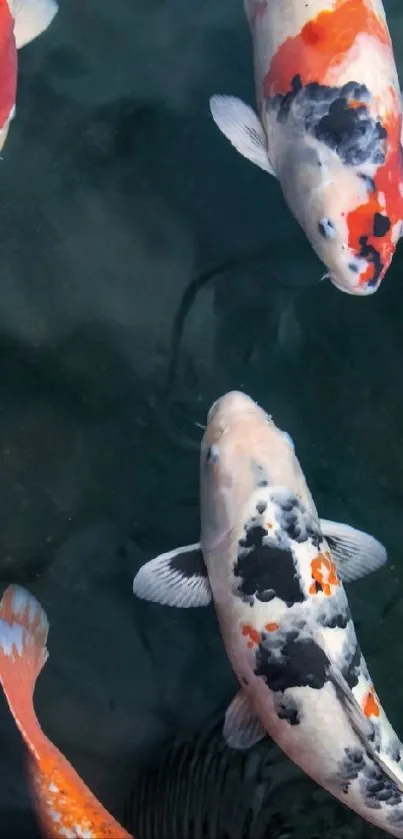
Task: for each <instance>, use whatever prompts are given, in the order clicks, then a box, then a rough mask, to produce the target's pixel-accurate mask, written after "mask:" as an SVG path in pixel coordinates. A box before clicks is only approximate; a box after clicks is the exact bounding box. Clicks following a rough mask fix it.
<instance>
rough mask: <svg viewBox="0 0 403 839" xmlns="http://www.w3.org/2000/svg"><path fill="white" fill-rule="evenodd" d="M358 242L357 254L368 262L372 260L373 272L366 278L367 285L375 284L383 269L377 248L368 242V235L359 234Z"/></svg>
mask: <svg viewBox="0 0 403 839" xmlns="http://www.w3.org/2000/svg"><path fill="white" fill-rule="evenodd" d="M359 244H360V250H359V253H358V256H362V257H363V259H366V260H368V262H372V264H373V266H374V274H373V276H372V277H371V279H370V280H368V285H369V286H373V285H377V283H378V282H379V279H380V276H381V274H382V271H383V263H382V260H381V257H380V254H379V251H377V249H376V248H374V246H373V245H369V244H368V236H361V238H360V240H359Z"/></svg>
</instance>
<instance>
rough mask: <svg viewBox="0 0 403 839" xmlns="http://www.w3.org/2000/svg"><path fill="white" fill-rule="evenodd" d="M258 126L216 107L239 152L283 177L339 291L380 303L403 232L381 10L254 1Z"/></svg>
mask: <svg viewBox="0 0 403 839" xmlns="http://www.w3.org/2000/svg"><path fill="white" fill-rule="evenodd" d="M244 6H245V12H246V15H247V18H248V21H249V26H250V30H251V34H252V42H253V55H254V71H255V85H256V99H257V106H258V112H259V117H258V116H257V115H256V114H255V113H254V111H253V110H252V109H251V108H250V107H249V106H247V105H245V104H244V103H243V102H241V100H240V99H238V98H236V97H233V96H221V95H215V96H213V97H211V100H210V108H211V112H212V115H213V118H214V120H215V122H216V123H217V125H218V127H219V128H220V129H221V131H222V132H223V133H224V134H225V136H226V137H227V138H228V139H229V140H230V141H231V143H232V144H233V145H234V146H235V148H236V149H237V150H238V151H240V152H241V154H243V155H244V156H245V157H247V158H249V160H251V161H252V162H254V163H256V164H257V165H258V166H260V167H261V168H262V169H264V170H265V171H267V172H269V173H271V174H272V175H275V176H276V177H277V178H278V179H279V181H280V184H281V188H282V191H283V194H284V197H285V200H286V202H287V204H288V206H289V207H290V209H291V211H292V213H293V214H294V216H295V218H296V219H297V221H298V222H299V224H300V225H301V226H302V228H303V229H304V231H305V233H306V235H307V237H308V239H309V241H310V242H311V245H312V247H313V248H314V250H315V252H316V253H317V255H318V256H319V258H320V259H321V260H322V262H324V264H325V265H326V268H327V272H328V276H329V277H330V279H331V281H332V282H333V284H334V285H335V286H336V287H337V288H339V289H340V290H342V291H345V292H348V293H350V294H360V295H365V294H371V293H373V292H374V291H376V290H377V288H379V285H380V283H381V281H382V279H383V277H384V275H385V273H386V271H387V269H388V267H389V265H390V262H391V260H392V257H393V254H394V251H395V248H396V245H397V242H398V240H399V238H400V236H401V232H402V221H403V165H402V147H401V137H402V103H401V93H400V86H399V80H398V74H397V69H396V64H395V59H394V54H393V47H392V42H391V38H390V33H389V30H388V26H387V22H386V17H385V12H384V8H383V5H382V1H381V0H309V2H300V0H282V2H281V3H278V2H272V0H245V3H244Z"/></svg>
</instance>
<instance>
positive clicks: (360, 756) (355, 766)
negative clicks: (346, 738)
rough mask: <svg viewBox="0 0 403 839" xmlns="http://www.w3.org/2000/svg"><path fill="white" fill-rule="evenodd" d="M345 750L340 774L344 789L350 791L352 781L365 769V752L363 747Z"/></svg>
mask: <svg viewBox="0 0 403 839" xmlns="http://www.w3.org/2000/svg"><path fill="white" fill-rule="evenodd" d="M344 751H345V758H344V759H343V760H342V762H341V764H340V766H339V770H338V775H339V778H340V780H341V781H342V782H343V787H344V791H345V792H348V787H349V785H350V782H351V781H355V780H356V778H358V776H359V774H360V773H361V772H363V771H364V769H365V759H364V752H363V751H362V749H350V748H347V749H345V750H344Z"/></svg>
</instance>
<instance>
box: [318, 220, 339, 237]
mask: <svg viewBox="0 0 403 839" xmlns="http://www.w3.org/2000/svg"><path fill="white" fill-rule="evenodd" d="M318 230H319V233H320V235H321V236H323V238H324V239H333V238H334V236H335V233H336V231H335V229H334V225H333V223H332V222H331V221H330V219H328V218H324V219H322V221H320V222H319V224H318Z"/></svg>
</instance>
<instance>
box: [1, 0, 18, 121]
mask: <svg viewBox="0 0 403 839" xmlns="http://www.w3.org/2000/svg"><path fill="white" fill-rule="evenodd" d="M0 76H1V90H0V128H3V126H4V124H5V123H6V121H7V119H8V117H9V115H10V111H11V108H12V107H13V105H14V104H15V98H16V94H17V47H16V44H15V37H14V20H13V18H12V16H11V14H10V9H9V4H8V3H6V2H4V0H3V2H2V3H0Z"/></svg>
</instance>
